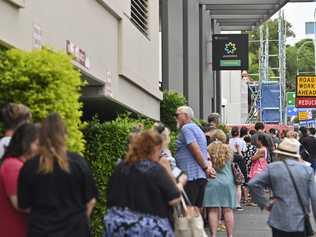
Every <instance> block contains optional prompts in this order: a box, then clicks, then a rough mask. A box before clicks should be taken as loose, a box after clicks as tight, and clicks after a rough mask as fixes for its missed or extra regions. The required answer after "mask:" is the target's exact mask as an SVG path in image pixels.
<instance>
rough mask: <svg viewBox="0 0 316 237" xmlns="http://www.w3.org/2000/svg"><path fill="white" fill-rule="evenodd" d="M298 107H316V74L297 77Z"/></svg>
mask: <svg viewBox="0 0 316 237" xmlns="http://www.w3.org/2000/svg"><path fill="white" fill-rule="evenodd" d="M296 107H297V108H315V107H316V76H297V77H296Z"/></svg>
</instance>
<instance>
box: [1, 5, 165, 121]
mask: <svg viewBox="0 0 316 237" xmlns="http://www.w3.org/2000/svg"><path fill="white" fill-rule="evenodd" d="M149 12H150V14H149V29H150V31H149V36H148V37H145V36H144V35H143V34H142V33H141V32H140V31H139V30H138V29H137V28H136V26H134V25H133V23H132V22H131V21H130V19H129V16H130V1H129V0H67V1H65V0H54V1H49V0H25V7H24V8H17V7H16V6H13V5H11V4H9V3H8V2H6V1H0V16H1V20H0V41H3V42H4V43H7V44H9V45H12V46H14V47H17V48H21V49H25V50H32V48H33V24H36V25H38V26H39V27H40V28H41V31H42V42H43V44H44V45H47V46H50V47H52V48H54V49H57V50H63V51H64V50H65V48H66V40H70V41H71V42H73V43H74V44H76V45H77V46H79V47H80V48H81V49H83V50H84V51H85V52H86V54H87V55H88V57H89V59H90V64H91V68H90V69H86V68H84V67H82V66H81V65H79V64H78V63H75V64H76V65H77V66H78V67H80V68H81V69H82V70H85V71H87V72H88V73H90V74H92V75H93V76H94V77H96V78H98V79H100V80H103V81H105V80H106V79H109V80H110V84H108V88H107V89H104V90H103V94H104V96H105V94H106V91H109V90H108V89H110V91H112V94H110V93H107V96H110V97H112V98H113V99H114V100H116V101H118V102H119V103H121V104H124V105H127V106H128V107H130V108H131V109H133V110H135V111H137V112H140V113H142V114H144V115H146V116H149V117H152V118H155V119H159V117H160V114H159V101H160V99H161V98H162V94H161V92H160V91H159V41H158V40H159V3H158V1H157V0H149ZM127 95H128V96H127ZM144 101H147V102H148V106H146V103H145V104H144Z"/></svg>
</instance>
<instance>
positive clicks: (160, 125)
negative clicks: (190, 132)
mask: <svg viewBox="0 0 316 237" xmlns="http://www.w3.org/2000/svg"><path fill="white" fill-rule="evenodd" d="M165 128H166V127H165V125H164V124H162V123H160V124H159V125H158V126H157V127H156V131H157V132H158V133H163V131H164V130H165Z"/></svg>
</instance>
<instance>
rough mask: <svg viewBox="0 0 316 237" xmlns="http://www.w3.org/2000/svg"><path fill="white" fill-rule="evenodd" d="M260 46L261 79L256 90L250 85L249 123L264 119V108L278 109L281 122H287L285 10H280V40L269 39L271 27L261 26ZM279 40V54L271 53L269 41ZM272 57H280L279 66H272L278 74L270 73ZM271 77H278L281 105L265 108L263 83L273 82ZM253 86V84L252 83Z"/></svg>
mask: <svg viewBox="0 0 316 237" xmlns="http://www.w3.org/2000/svg"><path fill="white" fill-rule="evenodd" d="M259 31H260V40H259V43H260V48H259V80H258V85H257V90H254V89H252V88H251V86H250V85H249V89H250V92H251V93H252V95H251V103H252V106H251V109H250V112H249V115H248V119H247V123H254V122H256V121H258V120H262V117H263V112H264V110H269V109H270V110H278V111H279V113H280V119H279V123H283V124H286V123H287V116H286V111H287V110H286V96H285V95H286V25H285V20H284V12H283V11H279V18H278V40H270V39H269V27H268V25H265V26H263V25H262V26H260V28H259ZM271 41H272V42H278V54H276V55H270V54H269V42H271ZM270 57H278V59H279V60H278V65H277V67H271V69H272V70H274V71H277V72H278V73H277V74H278V75H277V76H270V74H269V68H270V67H269V66H270V65H269V62H270ZM271 79H277V80H273V81H277V83H278V88H279V90H280V91H279V95H280V96H279V106H278V107H270V108H263V107H262V85H263V84H264V83H271V82H272V80H271ZM252 87H253V85H252Z"/></svg>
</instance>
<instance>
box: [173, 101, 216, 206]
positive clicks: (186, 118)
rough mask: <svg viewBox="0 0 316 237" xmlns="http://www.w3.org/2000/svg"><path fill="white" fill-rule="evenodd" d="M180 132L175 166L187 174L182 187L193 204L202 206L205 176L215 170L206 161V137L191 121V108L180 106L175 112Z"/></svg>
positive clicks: (210, 175)
mask: <svg viewBox="0 0 316 237" xmlns="http://www.w3.org/2000/svg"><path fill="white" fill-rule="evenodd" d="M175 117H176V120H177V125H178V128H180V133H179V135H178V138H177V142H176V146H177V149H176V163H177V166H178V167H179V168H180V169H181V170H182V171H184V172H186V174H187V176H188V182H187V184H186V185H185V187H184V189H185V191H186V193H187V195H188V197H189V199H190V201H191V202H192V205H193V206H197V207H202V203H203V197H204V190H205V186H206V183H207V177H215V174H216V172H215V170H214V169H213V168H212V165H211V163H210V162H208V152H207V143H206V137H205V135H204V133H203V131H202V130H201V129H200V128H199V126H197V125H196V124H195V123H193V122H192V119H193V117H194V113H193V110H192V108H190V107H188V106H181V107H179V108H178V109H177V111H176V114H175Z"/></svg>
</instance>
